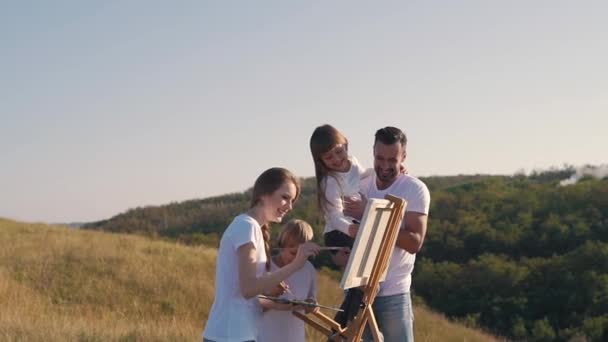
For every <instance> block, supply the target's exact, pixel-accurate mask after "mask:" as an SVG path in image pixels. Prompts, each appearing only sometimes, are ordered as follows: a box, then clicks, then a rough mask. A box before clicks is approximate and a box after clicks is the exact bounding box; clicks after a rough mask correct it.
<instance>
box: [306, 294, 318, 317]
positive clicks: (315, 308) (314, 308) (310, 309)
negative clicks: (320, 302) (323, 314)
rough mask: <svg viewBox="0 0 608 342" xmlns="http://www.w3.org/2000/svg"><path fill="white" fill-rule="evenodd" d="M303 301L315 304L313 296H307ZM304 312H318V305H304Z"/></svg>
mask: <svg viewBox="0 0 608 342" xmlns="http://www.w3.org/2000/svg"><path fill="white" fill-rule="evenodd" d="M305 301H306V302H309V303H315V304H317V301H316V300H315V299H314V298H308V299H306V300H305ZM304 312H306V314H309V313H311V312H319V307H318V306H306V307H304Z"/></svg>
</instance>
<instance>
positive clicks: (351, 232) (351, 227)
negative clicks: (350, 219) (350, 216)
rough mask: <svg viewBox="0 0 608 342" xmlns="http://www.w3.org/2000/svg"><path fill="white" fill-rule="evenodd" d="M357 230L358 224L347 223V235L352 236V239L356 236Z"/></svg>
mask: <svg viewBox="0 0 608 342" xmlns="http://www.w3.org/2000/svg"><path fill="white" fill-rule="evenodd" d="M358 231H359V225H358V224H355V223H353V224H349V225H348V235H350V237H352V238H353V239H354V238H355V237H357V232H358Z"/></svg>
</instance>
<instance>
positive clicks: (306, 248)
mask: <svg viewBox="0 0 608 342" xmlns="http://www.w3.org/2000/svg"><path fill="white" fill-rule="evenodd" d="M320 248H321V247H319V245H317V244H316V243H313V242H305V243H303V244H301V245H300V246H298V252H297V254H296V257H295V258H294V259H293V261H292V263H294V264H296V265H297V266H298V267H302V266H304V264H305V263H306V260H308V258H309V257H311V256H316V255H317V254H319V251H320V250H321V249H320Z"/></svg>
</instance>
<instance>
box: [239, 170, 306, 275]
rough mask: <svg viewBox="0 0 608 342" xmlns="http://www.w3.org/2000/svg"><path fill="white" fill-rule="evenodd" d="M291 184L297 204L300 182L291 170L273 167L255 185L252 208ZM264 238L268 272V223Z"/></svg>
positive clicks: (265, 226) (263, 230)
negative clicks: (267, 196) (287, 184)
mask: <svg viewBox="0 0 608 342" xmlns="http://www.w3.org/2000/svg"><path fill="white" fill-rule="evenodd" d="M287 182H291V183H293V185H295V186H296V196H295V197H294V199H293V201H294V202H295V201H296V200H297V199H298V197H299V196H300V182H299V181H298V179H297V178H296V176H295V175H294V174H293V173H291V172H290V171H289V170H287V169H284V168H281V167H273V168H270V169H268V170H266V171H264V172H262V174H261V175H259V176H258V179H256V180H255V183H254V184H253V197H252V198H251V206H250V207H251V208H253V207H255V206H256V205H258V204H259V203H260V201H261V200H262V196H266V195H272V194H273V193H274V192H275V191H277V190H278V189H279V188H280V187H281V186H282V185H283V184H285V183H287ZM261 228H262V236H263V237H264V250H265V251H266V270H267V271H269V270H270V242H269V241H270V226H269V225H268V224H267V223H266V224H263V225H262V227H261Z"/></svg>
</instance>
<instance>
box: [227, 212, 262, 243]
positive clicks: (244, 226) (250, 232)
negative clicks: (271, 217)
mask: <svg viewBox="0 0 608 342" xmlns="http://www.w3.org/2000/svg"><path fill="white" fill-rule="evenodd" d="M234 228H235V229H233V231H232V235H231V236H230V241H232V245H233V246H234V249H235V250H237V249H239V247H241V246H243V245H245V244H247V243H249V242H251V243H253V247H255V248H256V249H257V248H258V246H257V245H256V242H257V241H258V239H257V234H260V233H261V231H260V228H259V227H258V226H257V225H256V224H255V223H253V222H251V221H250V220H245V219H241V220H240V221H239V222H238V225H237V226H236V227H234Z"/></svg>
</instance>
